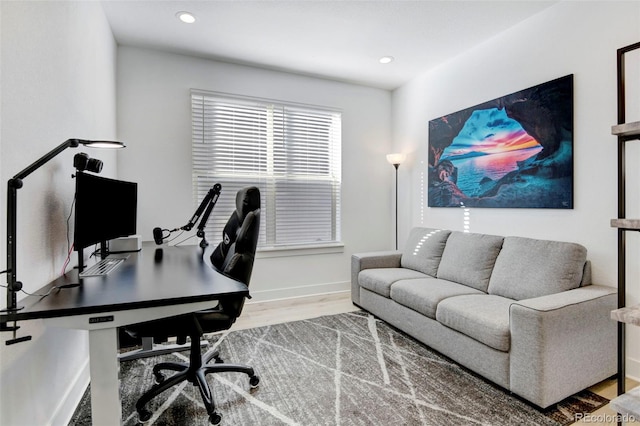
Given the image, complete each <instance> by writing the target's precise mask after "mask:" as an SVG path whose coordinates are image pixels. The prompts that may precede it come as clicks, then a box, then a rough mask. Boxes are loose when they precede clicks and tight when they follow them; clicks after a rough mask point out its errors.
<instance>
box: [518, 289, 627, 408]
mask: <svg viewBox="0 0 640 426" xmlns="http://www.w3.org/2000/svg"><path fill="white" fill-rule="evenodd" d="M616 306H617V291H616V289H615V288H612V287H605V286H599V285H589V286H586V287H580V288H577V289H574V290H569V291H564V292H562V293H557V294H552V295H547V296H542V297H536V298H532V299H527V300H520V301H517V302H515V303H513V304H512V305H511V308H510V315H509V316H510V320H509V324H510V328H511V350H510V357H511V362H510V364H511V367H510V370H511V371H510V390H511V391H512V392H514V393H516V394H518V395H520V396H522V397H524V398H525V399H527V400H529V401H532V402H534V403H535V404H537V405H539V406H540V407H542V408H546V407H548V406H549V405H551V404H553V403H555V402H558V401H560V400H562V399H564V398H566V397H567V396H570V395H572V394H574V393H576V392H578V391H580V390H582V389H585V388H587V387H589V386H591V385H593V384H595V383H597V382H599V381H602V380H604V379H606V378H608V377H610V376H612V375H613V374H615V372H616V338H617V333H616V323H615V321H612V320H611V311H612V310H613V309H615V308H616Z"/></svg>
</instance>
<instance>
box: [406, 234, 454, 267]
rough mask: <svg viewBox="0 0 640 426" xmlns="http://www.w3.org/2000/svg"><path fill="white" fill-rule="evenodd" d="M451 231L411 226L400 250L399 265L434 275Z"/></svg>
mask: <svg viewBox="0 0 640 426" xmlns="http://www.w3.org/2000/svg"><path fill="white" fill-rule="evenodd" d="M449 234H451V231H447V230H444V229H432V228H413V229H412V230H411V232H410V233H409V239H408V240H407V244H406V245H405V248H404V251H403V252H402V258H401V259H400V265H401V266H402V267H403V268H408V269H413V270H415V271H419V272H422V273H423V274H427V275H431V276H432V277H435V276H436V274H437V272H438V265H439V264H440V258H441V257H442V252H443V251H444V246H445V244H446V242H447V238H449Z"/></svg>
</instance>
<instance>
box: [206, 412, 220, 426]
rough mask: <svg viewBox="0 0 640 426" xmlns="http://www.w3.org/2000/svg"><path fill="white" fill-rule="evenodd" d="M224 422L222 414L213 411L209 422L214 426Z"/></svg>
mask: <svg viewBox="0 0 640 426" xmlns="http://www.w3.org/2000/svg"><path fill="white" fill-rule="evenodd" d="M220 422H222V415H220V414H218V413H213V414H211V415H210V416H209V423H211V424H212V425H213V426H218V425H219V424H220Z"/></svg>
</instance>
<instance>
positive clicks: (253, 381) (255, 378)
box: [249, 376, 260, 389]
mask: <svg viewBox="0 0 640 426" xmlns="http://www.w3.org/2000/svg"><path fill="white" fill-rule="evenodd" d="M259 384H260V377H258V376H251V377H249V386H251V389H255V388H257V387H258V385H259Z"/></svg>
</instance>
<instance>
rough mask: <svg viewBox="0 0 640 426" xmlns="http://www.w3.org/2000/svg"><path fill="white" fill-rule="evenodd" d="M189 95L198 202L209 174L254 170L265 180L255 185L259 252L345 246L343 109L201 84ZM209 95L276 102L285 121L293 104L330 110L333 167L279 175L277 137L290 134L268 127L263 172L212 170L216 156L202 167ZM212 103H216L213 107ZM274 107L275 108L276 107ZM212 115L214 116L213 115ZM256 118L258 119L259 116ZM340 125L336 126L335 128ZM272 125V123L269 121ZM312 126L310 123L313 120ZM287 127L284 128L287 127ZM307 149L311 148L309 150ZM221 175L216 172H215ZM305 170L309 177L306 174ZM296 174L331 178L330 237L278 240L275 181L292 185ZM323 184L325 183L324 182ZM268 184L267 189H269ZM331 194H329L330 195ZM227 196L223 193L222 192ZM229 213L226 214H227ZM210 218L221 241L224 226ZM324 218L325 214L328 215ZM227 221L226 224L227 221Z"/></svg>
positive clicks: (232, 176)
mask: <svg viewBox="0 0 640 426" xmlns="http://www.w3.org/2000/svg"><path fill="white" fill-rule="evenodd" d="M196 98H198V99H200V100H201V104H202V106H201V110H202V114H203V116H202V117H198V115H197V114H196V107H195V103H196V101H195V100H196ZM190 101H191V125H192V163H191V172H192V186H193V195H194V204H196V205H198V203H199V202H200V200H202V197H203V196H204V193H206V191H207V190H208V187H206V188H205V186H206V185H204V184H203V182H202V181H203V180H206V179H207V178H210V179H212V180H217V179H218V178H219V177H222V176H223V175H224V177H225V179H235V180H240V181H242V180H243V179H246V178H248V177H250V176H254V177H255V179H256V181H260V184H258V182H256V186H259V187H260V186H261V184H262V187H261V192H262V208H263V212H264V213H263V215H262V217H261V222H262V223H261V228H262V230H261V234H262V235H261V238H260V241H259V244H258V250H257V251H258V252H259V253H260V254H261V256H260V257H278V256H286V255H288V253H289V252H290V251H291V250H297V251H298V252H299V253H297V254H321V253H335V252H342V251H343V248H344V244H343V243H342V229H341V228H342V221H341V217H342V212H341V209H342V115H343V114H342V110H340V109H337V108H328V107H324V106H318V105H309V104H301V103H295V102H288V101H281V100H274V99H266V98H259V97H249V96H241V95H234V94H229V93H223V92H212V91H205V90H200V89H191V92H190ZM206 101H214V102H216V101H217V102H220V103H234V102H237V105H236V106H237V108H238V109H241V108H242V105H247V104H248V105H254V106H255V105H258V106H259V107H262V106H264V107H266V108H275V109H276V110H277V111H278V112H277V113H276V114H282V123H284V122H285V118H284V117H285V116H287V114H288V112H287V110H288V109H291V110H293V111H309V112H310V113H313V114H321V115H322V114H326V117H331V119H330V120H328V121H330V122H331V124H330V125H329V127H327V129H328V130H329V131H328V132H327V133H328V136H327V140H328V141H329V142H327V144H328V145H327V148H326V155H327V159H328V166H327V167H328V169H329V170H328V172H327V174H326V176H325V175H319V176H315V177H314V176H313V175H302V177H297V178H296V177H295V176H294V175H292V174H286V173H285V174H283V175H277V174H274V173H273V170H274V167H275V166H274V164H275V163H276V161H275V160H274V151H276V149H274V146H273V145H274V140H275V141H276V143H280V142H282V143H283V145H285V141H286V140H287V139H286V137H285V136H284V135H283V136H282V139H276V137H275V136H274V133H276V131H277V130H278V129H275V130H274V128H268V129H267V130H266V133H267V134H268V136H267V138H268V140H267V142H266V146H267V148H266V149H267V152H266V159H267V164H266V166H265V167H266V171H264V172H260V173H255V174H253V175H251V174H244V175H243V174H242V173H239V174H238V173H236V174H234V173H227V174H225V173H219V172H218V173H216V172H215V171H213V170H211V169H210V167H211V165H212V163H213V161H215V160H213V161H212V162H211V164H210V165H208V166H206V167H207V168H209V169H207V170H205V167H202V166H201V167H198V164H202V163H201V160H202V157H197V156H198V155H199V154H197V153H196V147H197V146H199V147H200V148H201V147H202V146H203V145H202V144H206V143H210V142H207V139H211V138H208V137H207V135H206V134H205V133H206V130H205V129H207V120H208V119H207V118H205V116H204V115H205V112H206V108H207V107H205V105H204V104H205V102H206ZM212 109H213V107H212ZM272 113H273V111H272ZM196 118H199V119H200V124H197V123H196V121H197V120H196ZM271 118H273V117H271ZM269 120H270V119H269V118H268V119H267V121H269ZM335 120H337V124H336V123H335ZM211 121H213V120H211ZM256 123H257V121H256ZM269 125H271V126H272V125H273V122H271V124H269ZM336 126H337V130H336ZM267 127H268V126H267ZM309 127H310V126H309ZM283 129H284V128H283ZM282 133H283V134H284V133H285V131H284V130H282ZM259 145H260V142H258V143H256V146H259ZM210 149H211V150H213V149H214V148H210ZM284 150H285V151H286V152H289V151H287V148H284ZM306 152H307V154H308V152H310V151H306ZM323 154H325V152H323ZM216 176H217V177H216ZM305 176H306V178H305ZM297 179H300V182H307V184H309V185H311V183H310V182H314V181H316V182H327V183H328V184H329V185H330V187H331V188H330V189H328V191H330V192H328V193H330V196H331V198H332V201H331V202H332V207H331V212H330V216H331V220H330V222H331V224H330V227H331V230H330V234H331V237H330V239H329V240H323V241H304V242H300V241H297V242H288V243H287V242H284V243H283V242H280V243H279V242H278V241H277V234H276V229H275V228H276V224H277V215H276V212H277V205H276V202H275V201H276V200H275V197H276V195H277V192H276V190H275V186H276V184H277V183H278V182H280V183H282V182H287V183H286V184H287V185H294V183H292V182H296V181H297ZM222 186H223V189H222V191H223V194H224V189H225V184H224V183H222ZM321 186H322V185H321ZM265 189H266V190H265ZM224 195H225V196H228V194H224ZM326 196H327V195H326V194H325V197H326ZM221 198H222V197H221ZM233 200H235V190H234V192H233ZM211 216H212V217H213V216H216V209H214V211H213V214H212V215H211ZM219 216H220V213H218V219H217V220H220V217H219ZM224 216H226V214H225V215H224ZM227 218H228V217H224V222H226V220H227ZM211 222H212V221H211V220H210V221H209V222H208V223H207V227H206V230H205V232H206V233H207V236H208V237H210V239H211V240H212V241H217V240H218V239H219V236H220V235H221V229H218V230H215V229H212V228H215V226H214V225H212V224H211ZM325 222H327V221H326V218H325ZM325 225H328V224H327V223H325ZM223 226H224V225H223ZM218 228H220V226H219V224H218ZM327 229H328V226H327V228H326V229H325V231H324V232H327ZM218 232H220V235H218ZM298 235H302V234H298Z"/></svg>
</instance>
